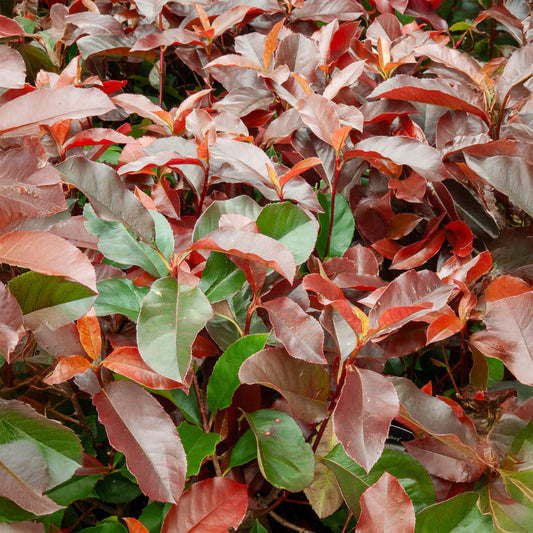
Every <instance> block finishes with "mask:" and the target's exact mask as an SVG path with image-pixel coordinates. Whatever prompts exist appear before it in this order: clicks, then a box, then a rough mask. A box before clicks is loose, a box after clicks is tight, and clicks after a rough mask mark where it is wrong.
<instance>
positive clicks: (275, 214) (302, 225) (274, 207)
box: [256, 202, 318, 265]
mask: <svg viewBox="0 0 533 533" xmlns="http://www.w3.org/2000/svg"><path fill="white" fill-rule="evenodd" d="M256 222H257V226H258V227H259V231H260V232H261V233H262V234H263V235H268V236H269V237H272V238H273V239H276V240H277V241H279V242H281V243H283V244H284V245H285V246H286V247H287V248H288V249H289V250H290V251H291V252H292V253H293V255H294V259H295V261H296V264H297V265H300V264H302V263H304V262H305V261H307V258H308V257H309V255H310V254H311V252H312V251H313V249H314V248H315V243H316V239H317V234H318V228H317V226H316V222H314V221H313V220H312V219H311V218H310V217H309V215H307V214H306V213H305V212H304V211H303V210H302V209H301V208H300V207H298V206H297V205H294V204H291V203H289V202H284V203H280V204H268V205H266V206H265V207H263V209H262V211H261V213H260V214H259V216H258V217H257V221H256Z"/></svg>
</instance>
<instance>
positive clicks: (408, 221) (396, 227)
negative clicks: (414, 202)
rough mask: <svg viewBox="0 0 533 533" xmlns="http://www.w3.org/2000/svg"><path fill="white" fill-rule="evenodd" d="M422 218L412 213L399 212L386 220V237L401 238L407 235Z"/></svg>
mask: <svg viewBox="0 0 533 533" xmlns="http://www.w3.org/2000/svg"><path fill="white" fill-rule="evenodd" d="M421 220H422V219H421V218H420V217H419V216H417V215H415V214H414V213H399V214H398V215H394V216H393V217H392V218H391V219H389V220H387V239H401V238H402V237H405V236H406V235H409V233H411V231H413V230H414V229H415V228H416V227H417V226H418V224H419V223H420V221H421Z"/></svg>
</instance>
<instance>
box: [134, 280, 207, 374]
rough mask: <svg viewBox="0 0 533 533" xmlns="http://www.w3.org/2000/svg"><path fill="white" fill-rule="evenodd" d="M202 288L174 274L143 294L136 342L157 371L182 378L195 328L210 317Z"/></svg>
mask: <svg viewBox="0 0 533 533" xmlns="http://www.w3.org/2000/svg"><path fill="white" fill-rule="evenodd" d="M212 316H213V311H212V309H211V305H210V303H209V301H208V300H207V298H206V297H205V295H204V294H203V293H202V291H201V290H200V289H198V288H193V287H189V286H188V285H179V284H178V282H177V280H176V279H175V278H162V279H158V280H156V281H155V282H154V283H153V285H152V287H151V288H150V292H149V293H148V294H147V295H146V296H145V297H144V299H143V301H142V306H141V312H140V313H139V321H138V324H137V345H138V347H139V353H140V354H141V357H142V358H143V359H144V362H145V363H146V364H147V365H148V366H150V367H151V368H153V369H154V370H155V371H156V372H158V373H159V374H161V375H163V376H166V377H167V378H170V379H173V380H175V381H179V382H183V379H184V378H185V375H186V373H187V370H188V369H189V365H190V362H191V358H192V355H191V354H192V352H191V347H192V343H193V342H194V339H195V338H196V335H197V334H198V332H199V331H200V330H201V329H202V328H203V327H204V326H205V323H206V322H207V321H208V320H209V319H210V318H212Z"/></svg>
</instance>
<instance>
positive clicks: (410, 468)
mask: <svg viewBox="0 0 533 533" xmlns="http://www.w3.org/2000/svg"><path fill="white" fill-rule="evenodd" d="M321 461H323V462H324V464H325V465H326V466H327V467H328V468H330V469H331V470H332V471H333V472H334V473H335V475H336V476H337V481H338V483H339V487H340V489H341V491H342V493H343V496H344V500H345V501H346V503H347V505H348V507H349V508H350V510H351V511H352V513H353V514H354V515H355V516H359V513H360V507H359V498H360V497H361V494H362V493H363V492H364V491H365V490H366V489H367V488H368V487H370V486H371V485H373V484H374V483H375V482H376V481H377V480H378V479H379V478H380V477H381V475H382V474H383V472H388V473H389V474H391V475H393V476H394V477H396V478H397V479H398V481H399V482H400V484H401V485H402V487H403V488H404V490H405V492H407V494H408V496H409V498H411V501H412V502H413V505H414V508H415V512H417V511H419V510H420V509H424V508H425V507H427V506H428V505H432V504H433V503H435V488H434V486H433V483H432V481H431V478H430V477H429V475H428V474H427V472H426V470H425V469H424V467H423V466H422V465H421V464H420V463H419V462H418V461H417V460H416V459H415V458H414V457H412V456H411V455H409V454H406V453H405V452H400V451H397V450H388V449H385V450H383V454H382V455H381V457H380V458H379V459H378V460H377V462H376V464H375V465H374V466H373V467H372V468H371V470H370V471H369V472H368V474H367V473H366V472H365V471H364V469H363V468H362V467H361V466H359V465H358V464H357V463H356V462H355V461H354V460H353V459H351V458H350V457H348V455H346V452H345V451H344V450H343V448H342V446H341V445H340V444H338V445H337V446H336V447H335V448H334V449H333V450H332V451H331V452H330V453H329V454H328V455H327V457H325V458H323V459H321Z"/></svg>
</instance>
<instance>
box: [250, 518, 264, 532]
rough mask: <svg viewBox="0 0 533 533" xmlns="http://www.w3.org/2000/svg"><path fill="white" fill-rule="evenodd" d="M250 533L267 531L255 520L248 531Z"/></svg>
mask: <svg viewBox="0 0 533 533" xmlns="http://www.w3.org/2000/svg"><path fill="white" fill-rule="evenodd" d="M250 533H268V530H267V529H266V528H264V527H263V526H262V525H261V524H260V523H259V520H257V519H256V520H255V524H254V527H252V529H250Z"/></svg>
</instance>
